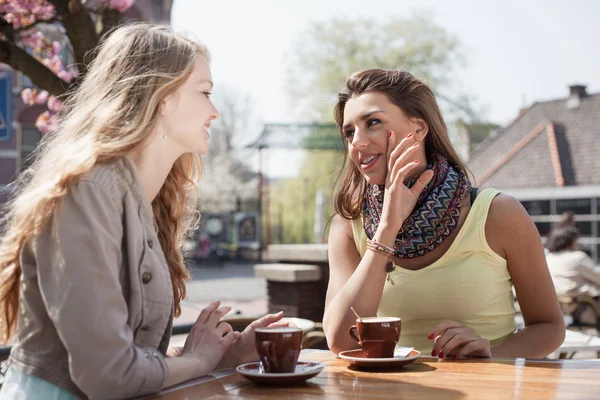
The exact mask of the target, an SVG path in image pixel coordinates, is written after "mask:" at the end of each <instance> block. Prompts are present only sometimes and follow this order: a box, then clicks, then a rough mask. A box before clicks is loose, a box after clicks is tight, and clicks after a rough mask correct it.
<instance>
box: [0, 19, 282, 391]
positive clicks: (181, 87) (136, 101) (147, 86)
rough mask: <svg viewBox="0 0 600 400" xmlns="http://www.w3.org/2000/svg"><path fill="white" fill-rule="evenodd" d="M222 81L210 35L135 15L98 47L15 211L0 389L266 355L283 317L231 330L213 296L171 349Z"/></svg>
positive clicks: (0, 294) (113, 382) (159, 382)
mask: <svg viewBox="0 0 600 400" xmlns="http://www.w3.org/2000/svg"><path fill="white" fill-rule="evenodd" d="M212 85H213V84H212V79H211V72H210V67H209V55H208V52H207V50H206V49H205V48H204V46H202V45H200V44H197V43H194V42H192V41H190V40H188V39H185V38H183V37H181V36H178V35H175V34H174V33H172V32H171V31H170V30H169V29H168V28H166V27H161V26H155V25H148V24H135V25H128V26H125V27H122V28H120V29H117V30H116V31H114V32H113V33H112V34H111V35H110V36H109V37H108V38H107V39H106V40H105V41H104V42H103V44H101V46H100V47H99V50H98V53H97V56H96V58H95V60H94V61H93V62H92V64H91V65H90V66H89V70H88V73H87V75H86V77H85V79H84V80H83V82H82V83H81V85H80V87H79V88H78V89H77V91H76V92H75V93H74V94H73V95H72V97H71V98H70V100H69V101H68V104H66V107H65V110H66V111H65V113H64V115H63V116H62V118H61V122H60V127H59V129H58V131H57V132H56V133H54V134H49V135H48V136H46V137H45V139H44V143H43V144H42V145H41V148H40V150H39V151H38V154H37V159H36V161H35V164H34V165H33V166H32V167H31V169H30V170H28V171H26V173H24V174H23V175H22V176H21V178H20V181H19V182H18V184H19V185H18V191H17V194H16V196H15V198H14V200H13V201H12V203H11V204H10V205H9V208H8V209H7V210H8V215H7V230H6V232H4V235H3V238H2V242H1V245H0V268H1V281H0V283H1V284H0V311H1V314H0V315H1V317H2V330H3V333H4V339H5V342H6V341H8V340H9V339H11V338H12V339H13V341H14V346H13V348H12V351H11V356H10V359H9V365H10V368H9V370H8V373H7V376H6V379H5V382H4V385H3V387H2V392H1V393H0V394H1V396H0V397H3V398H16V397H19V396H23V397H24V398H60V399H71V398H102V399H116V398H127V397H132V396H140V395H145V394H151V393H156V392H158V391H160V390H161V388H164V387H168V386H171V385H174V384H177V383H179V382H183V381H186V380H189V379H192V378H195V377H199V376H202V375H206V374H209V373H211V372H212V371H213V370H215V369H216V368H223V367H229V366H233V365H235V364H237V363H241V362H247V361H252V360H257V359H258V355H257V354H256V352H255V350H254V338H253V336H254V335H253V333H254V329H255V328H257V327H264V326H268V325H269V324H271V323H273V322H276V321H278V320H279V319H281V314H276V315H267V316H265V317H263V318H262V319H260V320H257V321H255V322H254V323H253V324H252V325H251V326H250V327H249V328H248V329H246V331H244V332H243V333H239V332H232V328H231V326H230V325H228V324H226V323H223V322H221V323H220V322H219V321H220V319H221V317H223V316H224V315H225V314H226V313H227V312H228V311H229V310H230V307H225V306H220V304H219V303H218V302H215V303H212V304H210V305H209V306H208V307H206V308H205V309H204V310H203V311H202V312H201V313H200V316H199V317H198V320H197V321H196V323H195V324H194V327H193V329H192V331H191V332H190V334H189V336H188V339H187V341H186V343H185V346H184V347H183V349H180V351H177V352H173V354H176V356H173V357H167V348H168V343H169V339H170V335H171V327H172V321H173V316H174V315H175V316H177V315H178V314H179V313H180V311H181V308H180V302H181V300H182V299H183V298H184V296H185V283H184V281H185V280H186V279H187V278H188V273H187V271H186V269H185V267H184V263H183V259H182V255H181V251H180V249H181V245H182V243H183V240H184V237H185V235H186V232H187V231H188V229H189V228H191V227H193V226H194V223H195V222H196V219H197V216H196V214H195V212H194V206H195V202H194V200H193V197H192V196H191V195H192V194H193V193H194V191H195V190H196V183H197V182H198V179H199V177H200V167H201V165H200V160H199V155H200V154H203V153H205V152H206V151H207V149H208V138H209V134H208V132H207V128H208V127H209V126H210V124H211V122H212V121H213V120H215V119H216V118H218V116H219V113H218V111H217V110H216V108H215V107H214V105H213V104H212V102H211V100H210V92H211V90H212ZM169 354H171V353H169Z"/></svg>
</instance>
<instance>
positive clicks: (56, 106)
mask: <svg viewBox="0 0 600 400" xmlns="http://www.w3.org/2000/svg"><path fill="white" fill-rule="evenodd" d="M61 108H62V102H61V101H60V100H58V99H57V98H56V97H55V96H50V98H49V99H48V109H50V111H52V112H53V113H57V112H59V111H60V109H61Z"/></svg>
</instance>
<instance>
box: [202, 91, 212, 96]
mask: <svg viewBox="0 0 600 400" xmlns="http://www.w3.org/2000/svg"><path fill="white" fill-rule="evenodd" d="M202 93H204V94H205V95H206V97H210V95H211V94H212V93H211V92H202Z"/></svg>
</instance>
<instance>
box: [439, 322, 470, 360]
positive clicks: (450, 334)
mask: <svg viewBox="0 0 600 400" xmlns="http://www.w3.org/2000/svg"><path fill="white" fill-rule="evenodd" d="M464 332H465V330H464V327H461V328H450V329H446V330H445V331H444V333H442V334H441V335H439V336H437V337H436V338H434V339H433V343H434V344H433V349H434V350H435V353H437V354H438V355H439V356H440V358H444V355H446V354H448V351H447V347H448V346H447V344H448V343H450V342H452V340H454V338H455V337H456V336H457V335H461V334H463V333H464Z"/></svg>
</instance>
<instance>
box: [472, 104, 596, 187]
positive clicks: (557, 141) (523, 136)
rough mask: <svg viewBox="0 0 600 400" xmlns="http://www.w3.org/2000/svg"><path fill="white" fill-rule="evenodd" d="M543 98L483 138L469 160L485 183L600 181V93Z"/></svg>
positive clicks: (479, 181)
mask: <svg viewBox="0 0 600 400" xmlns="http://www.w3.org/2000/svg"><path fill="white" fill-rule="evenodd" d="M567 102H568V99H560V100H552V101H545V102H538V103H535V104H533V105H532V106H531V107H530V108H529V109H528V110H527V111H525V112H523V113H522V114H521V115H520V116H519V117H518V118H517V119H516V120H515V121H514V122H513V123H511V124H510V125H509V126H508V127H506V128H504V129H501V130H498V132H497V134H496V135H494V136H493V137H489V138H488V139H486V140H485V141H483V142H482V143H481V144H480V145H479V146H477V148H476V149H475V150H474V151H473V153H472V154H471V157H470V161H469V163H468V165H469V168H470V169H471V171H472V172H473V174H474V175H475V178H476V184H477V185H478V186H480V187H497V188H535V187H562V186H571V185H600V94H594V95H588V96H585V97H582V98H581V99H580V103H579V105H578V106H577V107H573V108H569V107H568V105H567Z"/></svg>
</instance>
